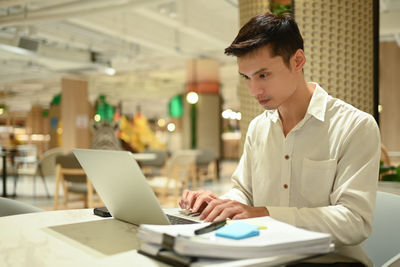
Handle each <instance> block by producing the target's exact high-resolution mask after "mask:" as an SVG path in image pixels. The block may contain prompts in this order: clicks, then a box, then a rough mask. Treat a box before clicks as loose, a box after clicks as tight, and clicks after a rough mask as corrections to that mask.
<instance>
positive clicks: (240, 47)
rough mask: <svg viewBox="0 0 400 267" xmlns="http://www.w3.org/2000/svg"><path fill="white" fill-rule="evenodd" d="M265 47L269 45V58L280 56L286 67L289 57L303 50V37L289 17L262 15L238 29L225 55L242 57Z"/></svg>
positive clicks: (286, 15)
mask: <svg viewBox="0 0 400 267" xmlns="http://www.w3.org/2000/svg"><path fill="white" fill-rule="evenodd" d="M265 45H270V47H271V50H270V52H271V57H275V56H281V57H282V58H283V61H284V62H285V64H286V65H288V66H290V65H289V61H290V57H291V56H292V55H293V54H294V53H295V52H296V51H297V50H298V49H303V50H304V46H303V37H302V36H301V34H300V31H299V27H298V26H297V23H296V22H295V21H294V19H293V17H292V16H291V15H289V14H283V15H280V16H276V15H274V14H272V13H264V14H259V15H257V16H255V17H253V18H252V19H250V20H249V21H248V22H247V23H246V24H245V25H244V26H243V27H242V28H241V29H240V31H239V33H238V35H237V36H236V38H235V40H233V42H232V44H231V45H230V46H229V47H227V48H226V49H225V54H226V55H229V56H231V55H233V56H237V57H242V56H244V55H246V54H248V53H250V52H252V51H254V50H256V49H257V48H260V47H262V46H265Z"/></svg>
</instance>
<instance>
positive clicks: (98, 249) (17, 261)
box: [0, 209, 308, 267]
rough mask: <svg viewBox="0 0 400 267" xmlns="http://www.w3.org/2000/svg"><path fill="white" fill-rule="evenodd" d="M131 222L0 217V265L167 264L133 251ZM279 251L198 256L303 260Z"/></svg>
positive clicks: (258, 262) (68, 213) (267, 262)
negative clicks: (262, 255) (253, 255)
mask: <svg viewBox="0 0 400 267" xmlns="http://www.w3.org/2000/svg"><path fill="white" fill-rule="evenodd" d="M136 233H137V226H135V225H133V224H129V223H125V222H122V221H118V220H115V219H113V218H101V217H98V216H96V215H94V214H93V210H92V209H79V210H59V211H47V212H38V213H29V214H22V215H14V216H7V217H0V266H1V267H9V266H16V267H25V266H29V267H36V266H38V267H39V266H40V267H45V266H57V267H59V266H72V267H80V266H82V267H83V266H85V267H87V266H96V267H103V266H104V267H110V266H112V267H118V266H140V267H141V266H145V267H147V266H149V267H153V266H169V265H166V264H163V263H162V262H158V261H156V260H153V259H151V258H148V257H146V256H143V255H141V254H139V253H137V249H138V248H139V240H138V239H137V237H136ZM307 256H308V255H282V256H276V257H269V258H264V259H247V260H241V261H235V262H232V261H225V260H219V261H217V262H216V261H211V262H210V261H207V260H202V261H200V262H196V263H194V264H193V265H194V266H196V267H199V266H210V267H238V266H274V265H277V264H282V263H284V262H290V261H294V260H299V259H302V258H306V257H307Z"/></svg>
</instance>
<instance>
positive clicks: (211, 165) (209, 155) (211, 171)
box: [196, 149, 218, 187]
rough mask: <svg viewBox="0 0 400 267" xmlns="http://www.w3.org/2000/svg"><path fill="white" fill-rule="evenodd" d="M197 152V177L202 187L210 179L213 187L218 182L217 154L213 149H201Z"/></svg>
mask: <svg viewBox="0 0 400 267" xmlns="http://www.w3.org/2000/svg"><path fill="white" fill-rule="evenodd" d="M197 152H198V153H197V157H196V165H197V177H198V179H199V183H200V187H203V186H204V181H205V180H208V179H211V180H212V182H213V185H215V184H216V183H217V182H218V169H217V167H218V166H217V165H218V164H217V159H216V157H215V152H214V151H213V150H211V149H199V150H197Z"/></svg>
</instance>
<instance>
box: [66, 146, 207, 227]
mask: <svg viewBox="0 0 400 267" xmlns="http://www.w3.org/2000/svg"><path fill="white" fill-rule="evenodd" d="M72 152H73V153H74V154H75V156H76V158H77V159H78V161H79V163H80V164H81V166H82V168H83V169H84V170H85V172H86V174H87V176H88V177H89V179H90V181H91V182H92V183H93V186H94V188H95V189H96V191H97V193H98V194H99V195H100V197H101V198H102V200H103V202H104V204H105V206H106V207H107V209H108V210H109V211H110V213H111V215H112V216H113V217H114V218H116V219H119V220H122V221H125V222H129V223H133V224H136V225H139V224H175V223H196V222H200V220H199V219H198V217H197V218H196V217H191V216H188V215H185V214H183V213H182V212H181V210H180V209H179V208H175V209H166V210H164V211H165V213H164V211H163V209H162V208H161V206H160V203H159V202H158V199H157V197H156V196H155V194H154V192H153V190H152V189H151V187H150V185H149V184H148V183H147V181H146V177H145V176H144V175H143V173H142V171H141V169H140V167H139V165H138V164H137V162H136V160H135V158H134V155H133V154H132V153H131V152H128V151H113V150H93V149H73V150H72ZM185 220H187V221H185Z"/></svg>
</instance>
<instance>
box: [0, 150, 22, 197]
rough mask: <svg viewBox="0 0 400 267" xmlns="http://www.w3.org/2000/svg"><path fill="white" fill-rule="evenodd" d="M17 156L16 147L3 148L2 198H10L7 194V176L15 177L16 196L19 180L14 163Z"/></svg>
mask: <svg viewBox="0 0 400 267" xmlns="http://www.w3.org/2000/svg"><path fill="white" fill-rule="evenodd" d="M16 154H17V149H16V147H1V157H2V161H1V162H2V166H1V167H2V174H3V175H2V176H3V194H2V197H8V196H9V195H8V194H7V176H13V177H14V195H13V196H15V194H16V185H17V179H18V172H17V171H16V166H15V163H14V158H15V155H16Z"/></svg>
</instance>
